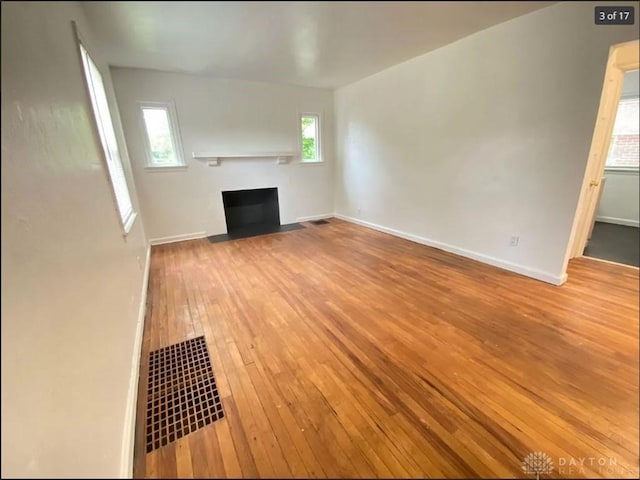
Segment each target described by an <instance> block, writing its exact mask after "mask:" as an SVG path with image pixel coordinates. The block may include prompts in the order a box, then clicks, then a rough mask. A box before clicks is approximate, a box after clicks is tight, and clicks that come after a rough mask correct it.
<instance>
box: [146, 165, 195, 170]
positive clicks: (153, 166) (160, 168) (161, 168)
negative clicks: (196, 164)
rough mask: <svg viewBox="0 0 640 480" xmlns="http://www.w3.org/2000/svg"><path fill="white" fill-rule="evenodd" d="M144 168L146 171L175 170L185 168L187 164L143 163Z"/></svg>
mask: <svg viewBox="0 0 640 480" xmlns="http://www.w3.org/2000/svg"><path fill="white" fill-rule="evenodd" d="M144 169H145V170H147V171H148V172H175V171H181V170H186V169H187V166H186V165H167V166H162V167H160V166H155V165H145V167H144Z"/></svg>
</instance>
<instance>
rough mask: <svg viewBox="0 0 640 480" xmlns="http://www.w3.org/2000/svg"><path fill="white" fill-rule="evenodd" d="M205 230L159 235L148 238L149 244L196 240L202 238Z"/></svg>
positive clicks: (204, 235) (205, 233) (205, 234)
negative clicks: (166, 235) (165, 235)
mask: <svg viewBox="0 0 640 480" xmlns="http://www.w3.org/2000/svg"><path fill="white" fill-rule="evenodd" d="M206 236H207V232H194V233H184V234H182V235H172V236H170V237H160V238H151V239H149V245H163V244H165V243H174V242H184V241H185V240H197V239H198V238H204V237H206Z"/></svg>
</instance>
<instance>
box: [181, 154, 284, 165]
mask: <svg viewBox="0 0 640 480" xmlns="http://www.w3.org/2000/svg"><path fill="white" fill-rule="evenodd" d="M296 155H297V153H293V152H270V153H264V152H262V153H230V154H221V153H196V152H192V154H191V156H192V157H193V158H194V159H196V160H207V165H209V166H210V167H217V166H219V165H220V160H221V159H223V158H275V159H276V163H277V164H279V165H282V164H285V163H289V162H290V161H291V159H292V158H293V157H295V156H296Z"/></svg>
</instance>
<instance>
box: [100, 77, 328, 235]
mask: <svg viewBox="0 0 640 480" xmlns="http://www.w3.org/2000/svg"><path fill="white" fill-rule="evenodd" d="M112 77H113V82H114V86H115V90H116V96H117V99H118V104H119V106H120V112H121V115H122V123H123V126H124V130H125V134H126V139H127V144H128V146H129V152H130V155H131V160H132V165H133V172H134V176H135V179H136V184H137V186H138V193H139V195H140V202H141V208H142V212H143V215H144V219H145V227H146V229H147V233H148V236H149V238H151V239H158V238H167V237H175V236H180V235H191V234H194V235H198V234H200V235H203V234H205V233H206V234H207V235H214V234H219V233H224V232H226V223H225V219H224V208H223V205H222V196H221V191H223V190H238V189H246V188H259V187H274V186H275V187H278V192H279V201H280V220H281V222H282V223H292V222H295V221H296V220H297V219H298V218H300V217H308V216H315V215H322V214H327V213H332V212H333V189H332V179H333V151H334V143H333V93H332V92H331V91H330V90H322V89H315V88H303V87H293V86H286V85H275V84H265V83H253V82H242V81H233V80H221V79H214V78H210V77H204V76H193V75H183V74H175V73H161V72H155V71H149V70H138V69H120V68H114V69H112ZM138 101H174V102H175V106H176V110H177V116H178V121H179V124H180V131H181V134H182V145H183V148H184V155H185V159H186V161H187V163H188V168H187V169H186V170H182V171H175V170H174V171H151V170H149V169H145V168H144V167H145V159H146V157H145V151H144V147H143V138H144V137H143V128H142V124H141V122H140V118H139V112H138V106H137V102H138ZM298 112H321V114H322V133H323V135H322V150H323V153H324V156H325V160H326V163H324V164H322V165H300V164H299V163H298V161H297V160H295V161H293V162H291V163H290V164H286V165H277V164H276V161H275V159H223V160H222V162H221V165H220V166H218V167H209V166H207V162H206V161H201V160H194V159H192V158H191V152H205V153H225V154H231V153H236V154H244V153H254V152H280V151H284V152H289V151H299V147H298V130H297V125H298V120H297V115H298Z"/></svg>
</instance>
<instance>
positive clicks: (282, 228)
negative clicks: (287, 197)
mask: <svg viewBox="0 0 640 480" xmlns="http://www.w3.org/2000/svg"><path fill="white" fill-rule="evenodd" d="M301 228H306V227H305V226H304V225H301V224H299V223H289V224H287V225H276V226H273V225H247V226H246V227H244V228H239V229H237V230H236V231H235V232H234V233H232V234H230V233H221V234H220V235H213V236H211V237H207V238H208V240H209V241H210V242H211V243H220V242H226V241H228V240H238V239H239V238H248V237H257V236H258V235H268V234H270V233H279V232H290V231H291V230H299V229H301Z"/></svg>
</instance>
